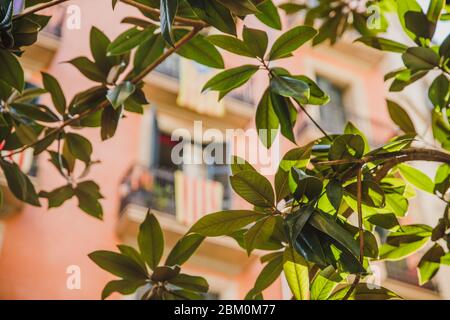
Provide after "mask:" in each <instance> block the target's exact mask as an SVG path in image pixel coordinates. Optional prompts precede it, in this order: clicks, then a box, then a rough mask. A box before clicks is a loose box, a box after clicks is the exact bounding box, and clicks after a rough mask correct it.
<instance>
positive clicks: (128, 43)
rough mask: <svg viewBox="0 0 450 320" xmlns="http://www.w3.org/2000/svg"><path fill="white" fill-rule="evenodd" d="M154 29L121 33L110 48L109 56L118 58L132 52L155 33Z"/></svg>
mask: <svg viewBox="0 0 450 320" xmlns="http://www.w3.org/2000/svg"><path fill="white" fill-rule="evenodd" d="M154 30H155V29H154V28H147V29H144V30H141V29H138V28H131V29H128V30H126V31H125V32H123V33H121V34H120V35H119V36H118V37H117V38H116V39H115V40H114V41H113V42H111V43H110V44H109V46H108V52H107V55H108V56H117V55H121V54H125V53H128V52H130V51H131V50H132V49H134V48H136V47H137V46H138V45H140V44H141V43H143V42H145V41H147V40H148V39H149V38H150V37H151V36H152V35H153V32H154Z"/></svg>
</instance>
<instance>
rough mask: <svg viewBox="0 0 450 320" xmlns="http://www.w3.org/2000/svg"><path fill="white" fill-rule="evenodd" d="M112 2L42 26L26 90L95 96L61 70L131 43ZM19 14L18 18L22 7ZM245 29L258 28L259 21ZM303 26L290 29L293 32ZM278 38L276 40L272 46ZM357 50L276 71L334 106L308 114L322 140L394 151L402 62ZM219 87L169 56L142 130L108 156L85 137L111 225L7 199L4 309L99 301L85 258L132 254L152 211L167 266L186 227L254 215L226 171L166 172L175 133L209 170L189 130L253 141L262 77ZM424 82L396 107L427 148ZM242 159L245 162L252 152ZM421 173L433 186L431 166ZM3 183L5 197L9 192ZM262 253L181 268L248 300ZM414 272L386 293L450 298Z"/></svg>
mask: <svg viewBox="0 0 450 320" xmlns="http://www.w3.org/2000/svg"><path fill="white" fill-rule="evenodd" d="M110 2H111V1H110V0H101V1H100V0H98V1H81V0H80V1H73V2H71V5H70V6H62V5H61V6H58V7H54V8H52V9H49V11H48V12H47V13H49V14H51V15H52V20H51V22H50V24H49V26H48V27H47V28H46V30H45V31H44V32H42V34H41V35H40V38H39V41H38V43H37V44H36V45H34V46H33V47H30V48H28V50H27V52H26V54H25V55H24V57H23V58H22V62H23V64H24V66H25V68H26V77H27V81H28V83H29V85H38V86H39V85H41V76H40V72H41V71H46V72H49V73H51V74H53V75H54V76H56V77H57V78H58V79H59V80H60V82H61V83H62V86H63V88H64V90H65V93H66V95H67V96H69V97H70V96H73V95H74V94H75V93H77V92H79V91H81V90H84V89H87V88H89V86H90V85H91V83H89V81H88V80H87V79H86V78H84V77H83V76H82V75H80V74H79V73H78V71H76V70H75V69H74V68H73V67H72V66H70V65H68V64H64V63H62V62H63V61H68V60H70V59H72V58H74V57H77V56H81V55H87V56H89V55H90V54H89V39H88V35H89V31H90V29H91V27H92V26H93V25H95V26H97V27H99V28H100V29H101V30H104V31H105V32H106V34H107V35H108V36H109V37H110V38H113V37H115V36H117V35H118V34H119V33H120V32H121V31H123V30H124V29H125V26H123V25H120V21H121V19H122V18H123V17H124V16H127V15H132V14H135V13H136V11H135V10H134V9H132V8H129V7H125V6H123V5H120V4H119V5H118V7H117V9H116V10H115V12H112V11H111V9H110V6H111V3H110ZM16 5H17V6H18V7H17V8H18V9H19V8H20V7H21V6H20V1H16ZM77 14H80V15H81V16H80V19H81V20H80V21H81V25H80V28H73V25H71V27H70V28H69V27H68V25H66V23H65V21H66V20H67V19H70V18H73V15H77ZM298 18H299V19H301V17H298ZM246 23H248V24H249V25H258V24H257V22H256V21H253V20H252V19H248V20H246ZM294 23H296V18H295V17H290V18H289V19H286V21H285V29H287V28H289V25H290V24H294ZM390 33H391V34H390V36H393V37H394V38H397V39H398V37H400V34H401V33H400V32H399V26H398V25H395V24H394V25H393V26H392V28H391V31H390ZM278 34H279V32H276V31H274V30H270V31H269V37H270V38H271V40H273V39H274V38H275V37H276V36H277V35H278ZM354 37H355V36H354V35H351V34H349V35H348V36H346V37H345V38H344V39H343V40H342V41H340V42H339V43H338V44H336V45H334V46H332V47H331V46H329V45H327V44H324V45H320V46H318V47H315V48H312V47H304V48H302V49H301V50H299V51H298V52H296V54H295V55H294V57H292V58H289V59H285V60H282V61H281V62H280V65H282V66H283V67H286V68H288V69H289V70H291V71H292V72H293V73H299V74H300V73H301V74H305V75H308V76H309V77H311V78H313V79H315V80H316V81H317V82H318V84H319V85H320V86H321V88H322V89H324V90H325V91H326V92H328V93H329V94H330V95H331V102H330V103H329V106H326V107H322V108H318V107H311V108H309V111H310V112H311V113H312V114H313V116H314V117H315V118H316V119H317V120H318V121H319V123H321V125H322V126H324V128H326V130H328V131H329V132H341V131H342V129H343V128H344V126H345V124H346V122H347V121H351V122H353V123H354V124H355V125H356V126H357V127H358V128H359V129H361V130H362V131H363V132H364V133H365V134H366V135H367V136H368V137H369V140H370V143H371V144H372V145H373V146H376V145H380V144H382V143H385V142H386V140H387V139H389V138H390V137H392V136H394V135H395V133H396V130H397V129H396V128H395V126H394V125H393V123H392V122H391V121H390V119H389V116H388V113H387V109H386V103H385V100H384V97H385V94H386V92H387V86H386V85H385V83H384V81H383V76H384V74H385V73H386V72H388V71H392V70H394V69H395V68H396V67H398V66H399V65H400V63H401V62H400V60H399V59H400V58H399V57H398V56H396V55H390V54H384V53H380V52H378V51H375V50H372V49H370V48H367V47H365V46H363V45H359V44H354V43H352V39H354ZM402 40H404V41H407V40H406V39H404V38H402ZM224 56H225V60H226V64H227V66H234V65H239V64H242V63H244V62H245V61H244V60H245V58H241V57H239V58H237V57H236V56H232V55H228V54H225V53H224ZM212 74H214V71H213V70H210V69H208V68H205V67H202V66H199V65H197V64H195V63H192V62H190V61H186V60H184V59H182V58H180V57H178V56H176V55H175V56H172V57H171V58H170V59H168V60H167V61H166V62H164V63H163V64H162V65H160V66H159V67H158V69H157V70H156V71H155V72H153V73H152V74H151V75H149V76H148V77H147V78H146V79H145V83H146V84H145V87H144V90H145V92H146V94H147V97H148V99H149V100H150V102H151V104H150V106H149V107H148V108H147V109H146V111H145V113H144V115H143V116H140V115H136V114H127V115H126V118H125V119H123V120H122V121H121V122H120V125H119V129H118V131H117V134H116V136H115V137H114V138H113V139H111V140H108V141H105V142H101V140H100V137H99V132H98V130H97V129H85V130H84V131H83V134H85V135H86V136H87V137H89V139H90V140H91V141H92V143H93V144H94V154H93V158H94V159H96V160H99V161H101V164H99V165H96V166H94V167H93V168H92V170H91V173H90V177H91V178H92V179H93V180H95V181H97V182H98V183H99V185H100V186H101V190H102V193H103V195H104V196H105V199H104V201H102V204H103V208H104V212H105V214H104V221H98V220H96V219H94V218H92V217H90V216H88V215H86V214H85V213H83V212H81V210H79V209H78V207H77V203H76V200H75V199H73V200H71V201H69V202H68V203H66V204H65V205H64V206H62V207H61V208H57V209H51V210H47V209H46V208H45V205H46V204H44V207H42V208H34V207H30V206H27V205H24V204H22V203H20V202H18V201H17V200H16V199H14V197H13V196H12V195H10V194H9V193H8V192H6V193H5V204H4V208H3V209H2V213H1V214H0V299H99V298H100V293H101V290H102V289H103V286H104V285H105V284H106V283H107V282H108V281H109V280H112V278H111V276H110V275H109V274H108V273H106V272H104V271H103V270H101V269H99V268H98V267H97V266H96V265H94V263H92V262H91V261H90V260H89V258H88V257H87V255H88V253H90V252H92V251H95V250H99V249H105V250H115V245H116V244H118V243H123V242H125V243H128V244H132V245H133V244H135V243H134V242H135V238H136V233H137V230H138V226H139V224H140V222H141V221H142V220H143V218H144V216H145V214H146V212H147V208H151V209H152V211H153V212H155V213H156V214H157V216H158V218H159V221H160V223H161V225H162V227H163V229H164V234H165V238H166V243H167V247H168V248H167V250H166V253H167V252H168V249H169V248H170V247H171V246H173V245H174V243H175V242H176V241H177V240H178V239H179V238H180V237H181V236H182V235H183V234H185V232H186V231H187V230H188V228H189V224H191V223H192V221H195V220H196V219H198V218H199V217H200V216H201V215H202V214H205V213H208V212H212V211H217V210H221V209H226V208H242V207H243V206H245V204H244V203H243V202H242V201H241V200H239V199H238V198H237V197H236V196H235V194H233V192H232V190H231V188H230V185H229V183H228V175H229V173H230V169H229V167H228V166H227V165H205V164H201V165H175V164H174V163H173V162H172V161H171V150H172V148H174V147H175V145H176V144H177V141H172V140H171V136H172V133H173V132H174V131H175V130H177V129H179V128H184V129H186V130H185V132H187V133H190V136H191V137H192V141H191V142H189V143H188V144H189V148H190V149H189V150H191V155H192V157H194V158H195V157H200V156H201V155H202V154H203V149H204V148H205V146H206V145H207V144H208V143H210V142H211V138H210V139H206V140H205V139H203V138H202V137H196V136H195V135H194V121H202V125H203V129H208V128H215V129H218V130H219V132H222V133H224V132H225V131H226V129H247V128H252V127H254V113H255V110H256V104H257V102H258V101H259V99H260V97H261V95H262V93H263V91H264V88H265V86H266V85H267V79H266V77H265V74H261V75H260V76H258V77H256V78H255V79H254V80H252V81H251V82H249V83H248V84H247V85H245V86H244V87H242V89H239V90H237V91H236V92H233V93H232V94H231V95H230V96H229V97H227V98H226V99H224V102H223V103H217V102H216V100H215V99H211V98H210V97H207V96H202V95H200V90H201V87H202V85H203V83H204V81H206V80H207V79H208V78H209V77H211V75H212ZM424 81H427V79H425V80H423V81H419V82H417V83H416V84H414V85H412V86H411V87H410V88H408V89H407V90H406V91H405V92H404V93H402V94H400V95H394V96H393V98H395V99H396V100H397V101H399V102H401V103H403V105H405V106H407V108H408V110H410V111H411V114H414V118H413V120H414V122H415V125H416V127H417V129H418V132H419V133H422V134H423V136H425V137H426V138H427V139H429V138H430V137H431V132H430V130H429V112H428V111H429V109H430V108H431V106H430V105H429V103H428V100H427V96H426V90H425V84H426V82H424ZM42 102H43V103H50V99H48V97H46V98H45V100H43V101H42ZM296 135H297V141H298V144H299V145H303V144H305V143H307V142H309V141H310V140H311V139H312V138H315V137H318V136H319V135H320V132H318V131H317V129H316V128H315V127H313V126H312V125H311V124H310V122H308V120H307V119H306V118H305V117H304V115H302V114H300V115H299V120H298V122H297V126H296ZM185 141H186V140H185ZM429 141H432V140H430V139H429ZM214 143H218V144H220V145H228V147H227V148H229V149H231V148H232V146H231V145H232V142H230V141H224V140H218V139H215V140H214ZM281 145H282V150H284V151H285V150H287V149H288V148H289V147H292V145H291V144H290V143H288V142H287V141H282V143H281ZM242 155H243V156H244V157H245V152H243V154H242ZM15 160H17V161H20V163H21V165H22V167H23V168H24V169H25V170H27V171H28V172H29V174H30V175H31V176H32V177H33V182H34V183H35V184H36V186H37V187H38V189H44V190H51V189H53V188H55V187H58V186H60V185H62V184H63V183H64V180H63V179H62V178H60V177H59V176H58V175H57V174H55V172H54V168H53V167H52V166H51V165H49V164H48V159H47V155H46V154H43V155H41V156H39V157H38V158H36V159H34V158H33V157H32V155H31V154H24V155H21V156H20V159H15ZM423 169H424V170H425V171H426V172H428V173H429V174H430V176H432V175H434V167H433V166H432V165H427V166H425V167H423ZM0 181H1V184H2V188H3V190H4V191H6V190H7V187H6V185H5V181H4V179H1V180H0ZM442 210H443V207H442V208H441V204H440V203H437V202H436V201H435V200H434V199H433V197H431V196H427V195H423V194H422V193H418V195H417V197H416V199H414V201H413V202H412V203H411V205H410V212H409V216H408V221H407V222H413V221H414V222H425V223H430V224H433V223H435V221H436V220H437V217H439V216H440V215H441V212H442ZM261 253H262V252H258V251H256V252H254V253H253V254H252V255H251V256H250V257H248V256H247V255H246V253H245V252H244V251H243V250H242V249H241V248H240V247H239V246H238V244H237V243H236V242H235V241H234V240H232V239H230V238H210V239H207V240H206V241H205V242H204V243H203V244H202V245H201V247H200V249H199V251H198V253H197V254H196V255H195V256H193V257H192V258H191V260H190V261H189V262H188V263H187V264H186V268H187V269H188V270H187V271H189V272H192V273H194V274H199V275H202V276H204V277H205V278H206V279H207V280H208V281H209V283H210V287H211V293H210V294H209V296H208V297H209V298H213V299H215V298H219V299H242V298H243V297H244V296H245V294H246V293H247V291H248V290H249V289H251V288H252V286H253V283H254V280H255V279H256V277H257V275H258V273H259V271H260V270H261V264H260V262H259V257H260V255H261ZM417 263H418V261H417V257H415V256H413V257H411V258H409V259H407V260H405V261H402V262H389V263H379V264H377V266H378V269H377V274H378V275H380V277H381V279H382V283H383V285H385V286H386V287H388V288H390V289H393V290H396V291H397V292H398V293H399V294H400V295H402V296H403V297H405V298H409V299H414V298H416V299H422V298H424V299H426V298H450V284H449V282H448V281H444V280H445V277H446V276H447V277H448V276H449V270H444V269H445V268H441V271H440V273H439V274H438V276H437V277H436V280H435V281H433V282H431V283H430V284H428V285H426V286H425V287H419V286H418V279H417V275H416V268H415V267H416V265H417ZM73 266H75V269H77V268H79V270H80V275H81V288H80V289H70V288H68V286H67V279H68V277H69V276H70V275H71V272H72V271H71V270H73V269H71V268H72V267H73ZM447 269H448V268H447ZM77 270H78V269H77ZM114 297H115V298H133V297H120V296H119V295H115V296H114ZM265 298H269V299H270V298H273V299H281V298H290V296H289V290H288V288H287V287H286V285H285V283H284V281H282V280H280V281H277V282H276V283H274V284H273V285H272V286H271V287H270V288H269V289H267V290H266V291H265Z"/></svg>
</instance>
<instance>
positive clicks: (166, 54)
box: [9, 27, 202, 156]
mask: <svg viewBox="0 0 450 320" xmlns="http://www.w3.org/2000/svg"><path fill="white" fill-rule="evenodd" d="M201 29H202V27H194V29H192V31H191V32H189V33H188V34H186V35H185V36H184V37H183V38H181V39H180V40H179V41H178V42H177V43H175V45H174V46H173V47H171V48H169V49H168V50H167V51H166V52H164V54H163V55H161V57H159V58H158V59H157V60H156V61H155V62H153V63H152V64H150V65H149V66H148V67H147V68H145V69H144V70H143V71H142V72H141V73H139V74H138V75H137V76H136V77H134V78H132V79H131V80H130V81H131V82H132V83H134V84H137V83H139V82H141V81H142V80H143V79H144V78H145V77H146V76H147V75H148V74H149V73H150V72H152V71H153V70H154V69H155V68H156V67H157V66H158V65H160V64H161V63H162V62H164V60H165V59H167V58H168V57H169V56H170V55H171V54H173V53H174V52H176V51H177V50H178V49H179V48H180V47H182V46H183V45H185V44H186V43H187V42H189V40H191V39H192V38H193V37H194V36H195V35H196V34H197V33H198V32H200V30H201ZM108 105H109V101H108V100H104V101H102V102H101V103H100V104H99V105H97V106H96V107H95V108H93V109H88V110H86V111H84V112H82V113H80V114H77V115H75V116H74V117H73V118H70V119H68V120H66V121H64V122H63V123H62V124H61V125H60V126H59V127H56V128H54V129H53V130H51V131H50V132H49V133H48V134H46V135H45V136H44V137H42V138H41V139H39V140H36V141H35V142H33V143H31V144H28V145H25V146H23V147H22V148H20V149H17V150H16V151H13V152H11V153H10V154H9V156H11V155H14V154H18V153H21V152H23V151H25V150H26V149H28V148H32V147H34V146H36V145H37V144H38V143H40V142H41V141H42V140H44V139H47V138H48V137H49V136H51V135H54V134H56V133H59V132H62V131H63V130H64V128H65V127H67V126H70V125H72V124H74V123H76V122H77V121H79V120H81V119H83V118H85V117H87V116H89V115H91V114H93V113H95V112H97V111H99V110H101V109H103V108H106V107H107V106H108Z"/></svg>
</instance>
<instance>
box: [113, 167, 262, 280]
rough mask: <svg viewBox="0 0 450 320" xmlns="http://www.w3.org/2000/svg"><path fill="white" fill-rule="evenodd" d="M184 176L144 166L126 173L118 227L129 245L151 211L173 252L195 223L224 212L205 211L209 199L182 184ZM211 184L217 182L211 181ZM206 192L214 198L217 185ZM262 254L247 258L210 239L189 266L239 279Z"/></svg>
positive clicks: (226, 241)
mask: <svg viewBox="0 0 450 320" xmlns="http://www.w3.org/2000/svg"><path fill="white" fill-rule="evenodd" d="M180 174H182V172H180V171H176V172H170V171H166V170H163V169H157V170H151V171H150V170H148V169H147V168H145V167H143V166H134V167H132V168H131V169H130V170H129V171H128V172H127V173H126V176H125V178H124V179H123V180H122V183H121V185H120V197H121V202H120V212H119V222H118V226H117V233H118V235H119V237H121V238H122V239H123V240H124V241H125V242H127V241H128V242H130V244H133V243H134V241H135V240H134V239H135V238H136V235H137V232H138V230H139V225H140V223H142V221H143V220H144V218H145V215H146V214H147V210H148V209H151V211H152V213H154V214H155V215H157V217H158V221H159V223H160V224H161V227H162V229H163V231H164V237H165V240H166V245H167V247H168V248H172V247H173V246H174V245H175V243H176V242H177V241H178V239H180V238H181V237H182V236H183V235H184V234H186V232H187V231H188V230H189V227H190V226H191V225H192V224H193V223H194V221H196V220H198V219H199V218H200V217H201V216H202V215H204V214H207V213H210V212H214V211H218V210H220V208H216V209H215V210H209V209H205V208H206V207H207V206H205V202H207V199H208V197H207V196H205V195H204V194H199V192H204V191H202V189H201V188H200V189H199V188H198V187H195V183H194V187H189V186H188V184H189V180H187V179H186V180H185V181H182V180H180V177H182V175H180ZM185 177H186V176H185ZM191 178H192V177H191ZM192 179H194V180H192V181H197V182H199V181H201V179H198V178H192ZM181 181H182V182H181ZM180 182H181V183H180ZM203 183H205V181H203ZM210 183H215V182H211V181H210ZM217 183H218V182H217ZM205 189H208V191H207V192H210V193H209V194H210V195H213V193H211V191H210V189H214V184H210V186H208V185H206V188H205ZM205 189H203V190H205ZM180 191H181V192H182V193H184V194H185V193H187V194H188V196H187V197H186V198H184V199H180V198H179V194H178V196H177V192H180ZM193 199H196V200H197V204H196V206H194V210H190V208H191V209H192V206H191V204H192V203H190V201H191V200H193ZM178 203H181V204H182V208H181V207H178V208H177V204H178ZM200 203H203V206H202V207H201V208H203V209H198V207H199V206H200ZM224 204H225V202H222V205H224ZM177 209H178V210H177ZM180 209H182V210H180ZM167 251H168V250H166V252H167ZM260 254H261V253H260V252H259V251H258V250H257V251H255V252H254V254H252V255H251V256H250V257H247V254H246V253H245V251H244V250H243V249H241V248H240V247H239V246H238V244H237V243H236V242H235V241H234V240H233V239H231V238H225V237H217V238H207V239H206V240H205V241H204V243H203V244H202V245H201V246H200V248H199V250H198V252H197V253H196V255H195V256H194V257H192V258H191V260H190V261H189V263H190V264H191V265H192V266H197V267H204V265H205V263H208V265H211V266H213V267H214V268H215V269H216V270H221V271H222V272H224V273H226V274H230V275H236V274H239V273H240V272H241V271H242V270H243V269H244V268H245V267H246V266H247V265H248V264H249V263H251V262H252V261H254V260H255V259H258V257H259V255H260ZM225 256H226V257H227V260H226V261H225V260H224V257H225Z"/></svg>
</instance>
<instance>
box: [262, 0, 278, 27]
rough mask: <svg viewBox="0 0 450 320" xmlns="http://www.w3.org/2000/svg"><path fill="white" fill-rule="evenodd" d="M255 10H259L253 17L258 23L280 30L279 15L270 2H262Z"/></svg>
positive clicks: (265, 0) (267, 0)
mask: <svg viewBox="0 0 450 320" xmlns="http://www.w3.org/2000/svg"><path fill="white" fill-rule="evenodd" d="M256 8H257V9H258V10H259V13H256V14H255V17H256V18H258V20H259V21H261V22H262V23H264V24H265V25H267V26H269V27H271V28H274V29H277V30H281V28H282V25H281V18H280V14H279V13H278V8H277V7H276V6H275V5H274V3H273V2H272V0H263V1H262V2H261V3H260V4H258V5H257V6H256Z"/></svg>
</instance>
